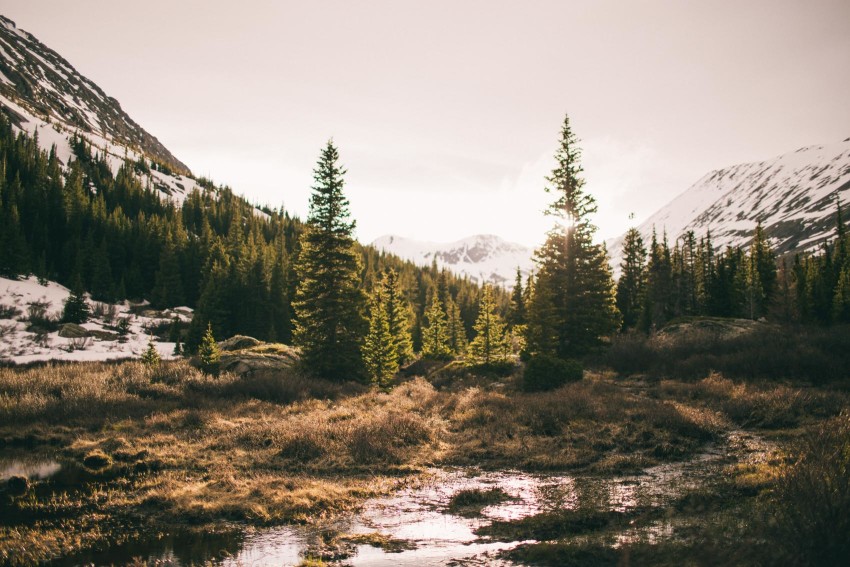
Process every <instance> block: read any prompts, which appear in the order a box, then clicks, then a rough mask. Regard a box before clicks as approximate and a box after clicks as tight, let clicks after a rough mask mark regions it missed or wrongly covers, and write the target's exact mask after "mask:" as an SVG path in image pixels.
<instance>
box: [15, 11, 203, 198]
mask: <svg viewBox="0 0 850 567" xmlns="http://www.w3.org/2000/svg"><path fill="white" fill-rule="evenodd" d="M0 112H3V113H4V114H5V115H6V116H7V117H8V118H9V119H10V120H11V122H12V124H13V126H14V127H15V128H16V129H17V130H19V131H20V130H23V131H26V132H28V133H29V134H31V135H36V134H37V135H38V140H39V145H41V147H43V148H44V149H46V150H49V149H50V148H51V147H52V146H53V145H55V146H56V153H57V157H58V158H59V160H60V161H61V162H62V163H63V164H64V165H67V164H68V160H69V159H70V156H71V146H70V143H69V139H70V138H71V137H72V136H73V135H74V134H75V133H76V134H79V135H82V136H84V137H85V138H86V139H88V140H89V141H90V142H91V143H92V149H93V150H94V151H96V152H97V153H99V154H101V155H104V156H106V158H107V160H108V161H109V164H110V167H111V168H112V169H113V173H114V172H116V171H117V170H118V168H119V167H120V166H121V164H123V163H124V160H125V159H130V160H133V161H137V160H139V159H140V158H144V159H145V161H147V162H150V161H151V160H152V161H154V162H156V163H157V164H158V167H157V168H156V169H151V171H150V173H144V174H141V177H143V179H142V182H143V183H147V182H150V184H151V186H152V187H154V188H156V189H159V190H160V191H161V192H162V193H163V195H164V196H165V197H167V198H170V199H173V200H175V201H177V202H182V201H183V199H184V198H185V196H186V195H187V194H188V193H189V192H191V191H192V189H193V188H195V187H198V184H197V183H196V182H195V180H194V179H193V178H192V177H191V172H190V171H189V168H188V167H186V165H185V164H183V163H182V162H181V161H180V160H178V159H177V158H176V157H174V155H172V154H171V152H169V151H168V149H166V148H165V146H163V145H162V144H161V143H160V142H159V140H157V139H156V138H155V137H154V136H152V135H151V134H149V133H148V132H146V131H145V130H144V129H143V128H142V127H141V126H139V125H138V124H137V123H136V122H134V121H133V119H132V118H130V117H129V116H128V115H127V113H126V112H124V110H123V109H122V108H121V105H120V104H118V101H117V100H115V99H114V98H112V97H110V96H107V95H106V94H105V93H104V92H103V90H101V88H100V87H98V86H97V85H96V84H94V83H93V82H92V81H91V80H89V79H87V78H86V77H84V76H82V75H81V74H80V73H78V72H77V71H76V70H75V69H74V68H73V67H72V66H71V65H70V63H68V62H67V61H66V60H65V59H63V58H62V57H61V56H60V55H59V54H58V53H56V52H55V51H53V50H52V49H50V48H49V47H47V46H45V45H44V44H43V43H41V42H40V41H38V40H37V39H36V38H35V37H34V36H32V35H31V34H29V33H27V32H25V31H23V30H21V29H19V28H18V27H17V26H16V25H15V23H14V22H13V21H11V20H9V19H8V18H5V17H3V16H0Z"/></svg>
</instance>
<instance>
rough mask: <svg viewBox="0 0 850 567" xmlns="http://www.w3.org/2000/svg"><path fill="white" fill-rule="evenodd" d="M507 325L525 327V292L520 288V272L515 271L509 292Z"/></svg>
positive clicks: (518, 270)
mask: <svg viewBox="0 0 850 567" xmlns="http://www.w3.org/2000/svg"><path fill="white" fill-rule="evenodd" d="M508 324H509V325H510V326H511V327H517V326H519V325H525V290H524V289H523V287H522V272H520V269H519V267H517V269H516V280H515V281H514V288H513V290H512V291H511V307H510V310H509V311H508Z"/></svg>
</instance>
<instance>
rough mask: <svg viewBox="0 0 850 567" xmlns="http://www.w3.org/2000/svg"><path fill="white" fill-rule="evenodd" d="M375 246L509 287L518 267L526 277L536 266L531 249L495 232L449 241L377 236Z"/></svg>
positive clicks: (426, 264) (408, 258) (456, 272)
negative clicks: (506, 239)
mask: <svg viewBox="0 0 850 567" xmlns="http://www.w3.org/2000/svg"><path fill="white" fill-rule="evenodd" d="M372 246H374V247H375V248H376V249H378V250H384V251H386V252H389V253H391V254H395V255H396V256H398V257H400V258H403V259H405V260H410V261H411V262H413V263H414V264H417V265H419V266H430V265H431V263H432V262H434V261H435V260H436V262H437V267H439V268H447V269H449V270H451V271H452V272H454V273H455V274H457V275H460V276H467V277H469V278H470V279H471V280H473V281H476V282H479V283H483V282H489V283H493V284H496V285H501V286H505V287H510V286H511V285H512V284H513V282H514V279H515V278H516V269H517V267H519V268H520V271H521V272H522V273H523V276H527V275H528V273H529V271H530V270H531V269H532V268H533V265H534V264H533V262H532V260H531V256H532V253H533V251H532V250H531V249H530V248H528V247H526V246H523V245H521V244H514V243H511V242H506V241H504V240H502V239H501V238H499V237H498V236H494V235H492V234H480V235H476V236H470V237H468V238H464V239H462V240H458V241H457V242H449V243H436V242H423V241H419V240H413V239H410V238H404V237H401V236H394V235H387V236H382V237H380V238H377V239H376V240H375V241H374V242H372Z"/></svg>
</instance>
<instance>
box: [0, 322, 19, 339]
mask: <svg viewBox="0 0 850 567" xmlns="http://www.w3.org/2000/svg"><path fill="white" fill-rule="evenodd" d="M17 328H18V326H17V325H16V324H14V323H6V324H3V325H0V339H2V338H5V337H10V336H12V335H14V334H15V329H17Z"/></svg>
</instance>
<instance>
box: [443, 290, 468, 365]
mask: <svg viewBox="0 0 850 567" xmlns="http://www.w3.org/2000/svg"><path fill="white" fill-rule="evenodd" d="M446 337H447V338H448V347H449V351H451V353H452V354H453V355H456V356H458V355H462V354H464V353H466V347H467V339H466V327H465V326H464V324H463V319H462V318H461V316H460V308H459V307H458V306H457V303H455V301H454V300H453V299H452V298H451V297H449V298H448V303H447V304H446Z"/></svg>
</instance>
